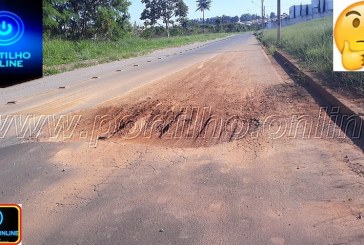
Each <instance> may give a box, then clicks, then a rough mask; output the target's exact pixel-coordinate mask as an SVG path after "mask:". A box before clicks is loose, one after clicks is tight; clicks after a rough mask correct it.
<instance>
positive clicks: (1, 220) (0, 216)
mask: <svg viewBox="0 0 364 245" xmlns="http://www.w3.org/2000/svg"><path fill="white" fill-rule="evenodd" d="M3 221H4V215H3V213H2V212H1V211H0V225H2V224H3Z"/></svg>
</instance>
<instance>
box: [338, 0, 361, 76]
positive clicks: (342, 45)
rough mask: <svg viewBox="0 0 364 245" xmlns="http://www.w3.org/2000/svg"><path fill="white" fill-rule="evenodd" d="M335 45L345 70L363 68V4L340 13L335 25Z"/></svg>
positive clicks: (359, 3) (351, 6) (353, 5)
mask: <svg viewBox="0 0 364 245" xmlns="http://www.w3.org/2000/svg"><path fill="white" fill-rule="evenodd" d="M334 37H335V43H336V46H337V48H338V49H339V51H340V53H341V59H342V64H343V66H344V68H345V69H346V70H349V71H355V70H360V69H362V68H363V66H364V2H358V3H355V4H352V5H350V6H349V7H347V8H346V9H345V10H344V11H343V12H341V14H340V16H339V18H338V19H337V21H336V24H335V30H334Z"/></svg>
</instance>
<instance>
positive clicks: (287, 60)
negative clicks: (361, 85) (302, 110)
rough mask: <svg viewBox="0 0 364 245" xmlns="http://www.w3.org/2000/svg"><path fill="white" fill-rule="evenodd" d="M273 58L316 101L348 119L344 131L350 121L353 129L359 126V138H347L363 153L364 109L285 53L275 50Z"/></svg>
mask: <svg viewBox="0 0 364 245" xmlns="http://www.w3.org/2000/svg"><path fill="white" fill-rule="evenodd" d="M273 57H274V59H275V60H276V61H277V62H278V63H279V64H280V65H281V66H283V68H284V69H285V70H289V71H292V72H293V73H295V74H299V76H300V78H302V79H303V80H304V82H306V84H307V86H306V87H308V88H307V89H308V90H309V92H310V93H312V95H314V96H315V97H318V99H319V100H321V101H323V102H324V103H325V104H326V105H327V106H330V107H331V108H333V107H336V108H338V109H339V111H338V114H339V115H340V116H341V118H348V121H346V127H345V126H344V127H345V128H346V129H347V126H348V125H349V124H350V122H351V121H352V120H354V121H355V124H356V125H355V128H356V126H357V125H359V131H358V132H359V138H357V139H352V137H350V136H349V135H348V136H349V138H350V139H352V140H353V142H354V143H355V144H357V145H358V146H359V147H360V148H361V149H362V150H363V151H364V134H363V131H364V109H363V108H361V107H359V106H357V105H355V104H353V103H352V102H350V101H348V100H347V99H346V98H344V97H343V96H341V95H339V94H338V93H337V92H335V91H334V90H332V89H331V88H329V87H328V86H325V85H324V84H322V82H321V81H322V78H320V77H319V75H318V74H315V73H312V72H307V71H304V70H303V69H301V68H300V67H299V65H298V62H297V60H296V59H295V58H293V57H292V56H291V55H289V54H287V53H286V52H284V51H282V50H279V51H278V50H277V51H276V52H275V53H274V54H273ZM344 125H345V124H344ZM339 126H343V125H339ZM355 128H354V130H355ZM346 131H347V130H346ZM346 133H348V132H346Z"/></svg>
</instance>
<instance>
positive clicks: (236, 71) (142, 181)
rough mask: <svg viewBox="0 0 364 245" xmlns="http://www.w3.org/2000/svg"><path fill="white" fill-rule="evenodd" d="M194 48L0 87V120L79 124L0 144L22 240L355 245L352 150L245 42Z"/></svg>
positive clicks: (6, 193)
mask: <svg viewBox="0 0 364 245" xmlns="http://www.w3.org/2000/svg"><path fill="white" fill-rule="evenodd" d="M197 46H200V45H190V46H188V47H183V48H178V49H169V50H164V51H159V52H157V53H154V54H153V55H149V56H145V57H139V58H135V59H130V60H126V61H120V62H115V63H112V64H106V65H101V66H96V67H91V68H85V69H82V70H78V71H74V72H70V73H66V74H60V75H57V76H52V77H48V78H45V79H42V80H39V81H33V82H30V83H27V84H22V85H18V86H15V87H10V88H7V89H2V90H0V94H1V96H0V100H1V101H0V102H1V103H0V104H1V106H0V111H1V115H2V116H6V115H8V116H15V115H16V116H23V117H26V116H27V115H32V120H35V121H36V120H38V119H39V118H42V116H44V115H67V116H69V117H71V118H75V117H77V116H79V118H81V120H80V121H77V123H76V124H75V130H74V131H72V130H71V131H72V132H73V133H72V135H71V137H64V135H63V137H62V134H60V135H58V136H57V137H55V136H54V135H51V134H52V131H49V130H47V126H45V127H44V128H43V129H42V130H41V131H39V132H40V134H39V135H38V134H36V135H33V136H34V137H25V138H24V137H23V138H19V137H17V134H19V129H18V128H17V125H15V124H11V123H10V124H9V130H8V131H7V134H6V135H5V137H4V139H1V145H2V148H0V156H1V158H0V164H1V165H0V166H1V171H0V193H1V195H0V203H21V204H23V208H24V215H23V223H24V227H23V228H24V232H23V238H24V239H23V241H24V244H79V245H80V244H363V243H364V235H363V234H364V233H363V225H364V219H363V217H362V215H364V198H363V196H364V195H363V194H364V188H363V186H364V180H363V177H362V176H360V175H359V174H358V173H356V172H355V171H353V170H355V168H356V167H358V166H360V165H361V164H364V156H363V153H362V150H361V149H359V148H358V147H357V146H355V145H354V144H353V143H352V142H351V140H350V139H348V138H346V137H345V135H344V134H343V132H342V131H340V130H339V129H338V128H335V125H334V124H333V123H331V120H330V119H328V117H327V115H326V114H325V112H324V110H323V108H321V107H320V106H319V105H318V104H317V103H316V100H315V99H314V98H313V97H311V95H310V94H309V93H308V92H307V91H305V90H304V89H303V88H302V87H300V86H299V85H297V84H295V83H294V82H293V81H292V80H291V79H290V78H289V76H288V75H287V74H286V73H285V72H284V71H283V70H282V69H281V68H280V67H279V66H278V65H277V64H276V63H275V62H274V61H272V60H271V59H270V58H269V57H268V56H267V55H266V54H265V53H264V51H263V50H262V48H261V46H260V45H259V44H258V42H257V41H256V40H255V38H254V36H252V35H250V34H243V35H237V36H233V37H230V38H228V39H226V40H221V41H219V42H213V43H211V44H206V45H205V46H203V47H200V48H197V49H193V48H195V47H197ZM190 49H192V50H190ZM184 50H187V51H184ZM180 52H182V53H180ZM158 58H162V59H158ZM148 61H151V62H148ZM136 65H138V66H136ZM116 70H122V71H116ZM93 77H97V78H93ZM61 86H65V87H66V88H65V89H59V87H61ZM9 101H16V103H15V104H7V102H9ZM97 116H105V120H100V117H97ZM4 123H5V119H4V117H3V118H2V125H4ZM95 125H97V126H96V127H95ZM18 126H19V125H18ZM5 128H6V127H5ZM2 130H4V128H3V129H2ZM90 134H91V136H90ZM82 136H85V137H82ZM98 138H100V140H97V139H98ZM101 139H102V140H101ZM357 172H358V171H357Z"/></svg>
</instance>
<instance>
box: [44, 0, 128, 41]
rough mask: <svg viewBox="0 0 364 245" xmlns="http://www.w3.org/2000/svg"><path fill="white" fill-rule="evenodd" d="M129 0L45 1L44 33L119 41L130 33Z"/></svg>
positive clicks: (68, 37)
mask: <svg viewBox="0 0 364 245" xmlns="http://www.w3.org/2000/svg"><path fill="white" fill-rule="evenodd" d="M130 5H131V3H130V2H129V1H128V0H82V1H80V0H43V30H44V34H45V35H47V36H50V37H61V38H67V39H91V38H93V39H118V38H121V37H123V36H125V35H127V34H129V33H131V25H130V21H129V19H130V15H129V12H128V8H129V6H130Z"/></svg>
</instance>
